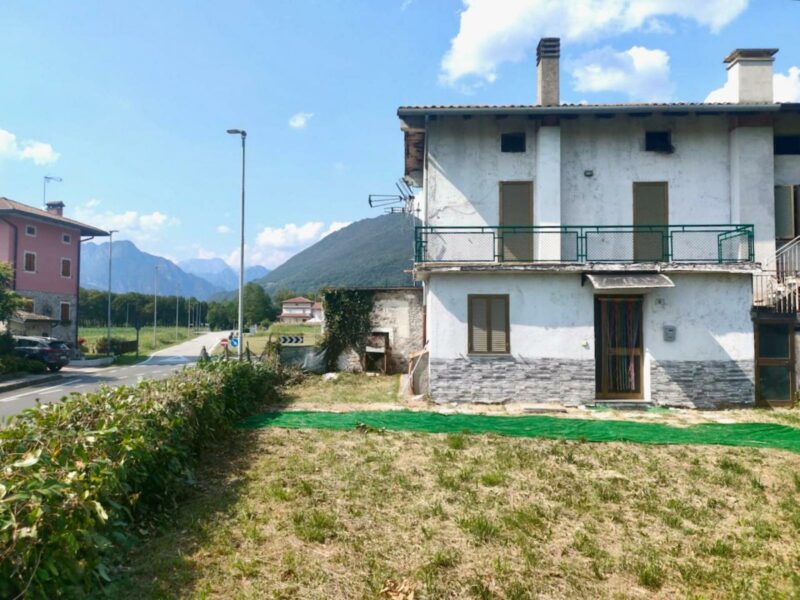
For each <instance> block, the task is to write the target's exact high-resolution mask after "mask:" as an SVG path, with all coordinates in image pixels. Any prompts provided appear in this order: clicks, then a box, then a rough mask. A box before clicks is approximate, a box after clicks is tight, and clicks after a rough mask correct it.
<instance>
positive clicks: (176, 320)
mask: <svg viewBox="0 0 800 600" xmlns="http://www.w3.org/2000/svg"><path fill="white" fill-rule="evenodd" d="M180 304H181V297H180V296H179V295H178V294H175V343H176V344H177V343H178V307H179V306H180Z"/></svg>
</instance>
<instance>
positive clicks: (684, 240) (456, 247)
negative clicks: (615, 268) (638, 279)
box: [415, 225, 753, 263]
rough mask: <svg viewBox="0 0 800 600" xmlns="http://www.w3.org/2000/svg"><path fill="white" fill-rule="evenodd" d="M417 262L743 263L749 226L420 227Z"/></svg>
mask: <svg viewBox="0 0 800 600" xmlns="http://www.w3.org/2000/svg"><path fill="white" fill-rule="evenodd" d="M415 241H416V262H418V263H434V262H453V263H464V262H469V263H492V262H538V263H617V262H622V263H645V262H667V263H742V262H752V261H753V226H752V225H559V226H551V225H534V226H522V225H479V226H442V225H424V226H418V227H417V228H416V234H415Z"/></svg>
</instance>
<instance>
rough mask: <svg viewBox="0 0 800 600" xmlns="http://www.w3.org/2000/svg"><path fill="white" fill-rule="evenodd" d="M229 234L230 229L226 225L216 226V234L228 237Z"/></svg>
mask: <svg viewBox="0 0 800 600" xmlns="http://www.w3.org/2000/svg"><path fill="white" fill-rule="evenodd" d="M230 232H231V228H230V227H228V226H227V225H217V233H221V234H222V235H228V234H229V233H230Z"/></svg>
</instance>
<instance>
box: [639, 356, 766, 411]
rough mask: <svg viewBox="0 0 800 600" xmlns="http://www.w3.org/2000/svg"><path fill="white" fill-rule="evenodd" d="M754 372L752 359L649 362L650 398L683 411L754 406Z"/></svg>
mask: <svg viewBox="0 0 800 600" xmlns="http://www.w3.org/2000/svg"><path fill="white" fill-rule="evenodd" d="M754 373H755V364H754V362H753V361H752V360H744V361H734V360H709V361H682V360H674V361H672V360H671V361H660V362H659V361H651V362H650V397H651V398H652V400H653V402H654V403H655V404H658V405H661V406H675V407H684V408H729V407H731V408H733V407H749V406H754V405H755V384H754V381H755V374H754Z"/></svg>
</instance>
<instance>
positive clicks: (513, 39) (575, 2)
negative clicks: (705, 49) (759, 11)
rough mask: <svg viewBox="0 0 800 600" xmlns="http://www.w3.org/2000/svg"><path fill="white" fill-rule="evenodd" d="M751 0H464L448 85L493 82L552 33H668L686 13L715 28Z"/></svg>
mask: <svg viewBox="0 0 800 600" xmlns="http://www.w3.org/2000/svg"><path fill="white" fill-rule="evenodd" d="M748 1H749V0H703V1H698V0H657V1H656V0H569V1H562V2H554V1H553V0H463V2H464V10H463V11H462V13H461V22H460V26H459V30H458V34H456V37H454V38H453V39H452V41H451V43H450V49H449V50H448V51H447V53H446V54H445V55H444V57H443V58H442V63H441V72H440V77H439V78H440V81H441V83H443V84H445V85H451V86H455V85H457V84H461V85H462V86H463V85H464V84H463V82H464V80H465V79H469V80H470V81H471V82H472V85H481V84H483V83H491V82H493V81H494V80H495V79H497V70H498V67H499V66H500V65H501V64H502V63H505V62H518V61H521V60H522V59H524V58H525V57H526V55H527V54H528V53H529V52H531V51H532V50H533V49H534V48H535V47H536V44H537V43H538V41H539V39H540V38H542V37H547V36H560V37H561V38H562V39H563V40H564V41H565V42H567V43H570V42H592V41H595V40H598V39H603V38H607V37H610V36H613V35H618V34H621V33H625V32H630V31H634V30H644V31H650V32H656V31H658V32H668V31H669V29H670V26H669V23H668V22H667V21H666V20H665V19H667V18H670V17H671V18H682V19H687V20H690V21H694V22H696V23H697V24H699V25H701V26H704V27H707V28H708V29H710V30H711V31H712V32H717V31H719V30H720V29H721V28H722V27H724V26H725V25H727V24H728V23H730V22H731V21H733V20H734V19H735V18H736V17H737V16H739V15H740V14H741V13H742V11H744V9H745V8H747V5H748Z"/></svg>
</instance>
